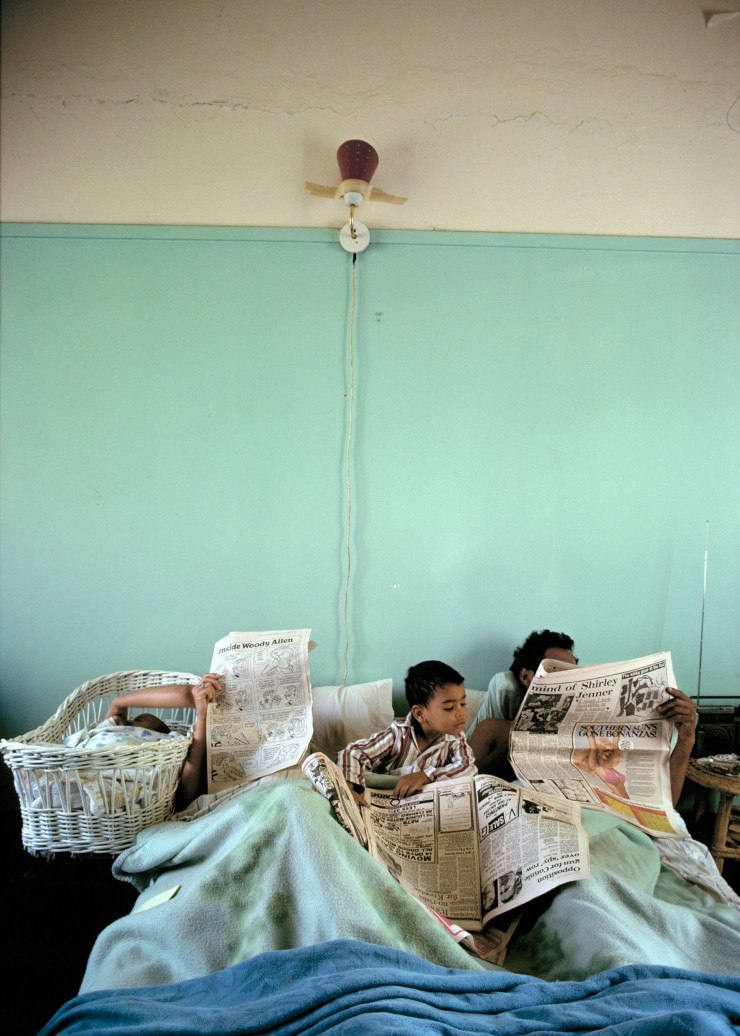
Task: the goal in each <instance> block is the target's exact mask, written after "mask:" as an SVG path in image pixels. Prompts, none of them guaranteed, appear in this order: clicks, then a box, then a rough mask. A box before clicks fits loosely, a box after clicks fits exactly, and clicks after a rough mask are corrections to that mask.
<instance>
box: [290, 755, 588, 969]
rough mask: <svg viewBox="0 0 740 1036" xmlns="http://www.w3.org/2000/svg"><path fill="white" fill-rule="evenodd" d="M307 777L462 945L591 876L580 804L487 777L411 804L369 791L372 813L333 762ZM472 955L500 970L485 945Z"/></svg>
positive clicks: (464, 780)
mask: <svg viewBox="0 0 740 1036" xmlns="http://www.w3.org/2000/svg"><path fill="white" fill-rule="evenodd" d="M303 772H304V773H305V774H306V776H307V777H308V778H309V780H310V781H311V782H312V783H313V785H314V787H315V788H316V789H317V790H318V791H319V792H321V794H322V795H324V797H325V798H327V799H328V800H329V802H330V803H331V804H332V806H333V807H334V810H335V813H336V815H337V818H338V820H339V822H340V823H341V824H342V825H343V826H344V827H345V828H346V830H347V831H348V832H349V833H350V834H351V835H352V836H353V837H354V838H356V839H357V840H358V841H359V842H360V843H361V844H362V845H364V846H365V848H366V849H367V850H368V851H369V852H370V854H371V855H372V856H373V857H374V858H375V859H376V860H378V861H379V862H380V863H381V864H382V865H383V866H384V867H385V868H386V870H388V872H389V873H390V874H392V875H393V876H394V877H395V878H396V879H397V881H398V882H399V884H400V885H401V886H402V887H403V888H404V889H406V891H407V892H409V893H410V894H411V895H412V896H414V897H415V898H416V899H417V900H419V902H420V903H421V904H422V905H423V906H425V907H426V908H427V909H428V910H429V911H430V912H432V913H433V914H435V916H437V917H438V918H440V917H441V919H442V920H443V921H445V920H446V922H447V925H448V926H449V925H452V926H453V927H457V928H458V929H462V930H463V931H462V933H461V934H462V936H464V935H465V933H466V932H467V933H477V932H481V931H482V930H483V929H485V932H484V934H485V935H488V933H489V930H490V929H489V928H487V927H486V926H487V925H488V924H489V922H491V921H492V919H493V918H497V917H498V916H499V915H502V914H505V913H507V912H508V911H511V910H515V909H516V908H518V907H521V906H522V905H523V904H525V903H527V902H529V900H531V899H534V898H535V897H536V896H539V895H542V893H544V892H547V891H549V890H550V889H552V888H555V887H556V886H558V885H561V884H563V883H564V882H567V881H577V880H579V879H582V878H587V877H588V876H589V856H588V837H587V835H586V832H585V830H584V829H583V827H582V826H581V822H580V807H579V806H578V805H577V804H576V803H574V802H567V801H563V800H561V801H560V802H557V801H554V800H553V799H551V798H548V797H547V796H545V795H542V794H540V793H538V792H529V791H525V790H523V789H522V788H516V787H514V786H513V785H511V784H508V783H507V782H506V781H502V780H500V779H499V778H498V777H490V776H484V775H482V774H479V775H478V776H477V777H460V778H457V779H455V780H440V781H436V782H433V783H431V784H427V785H425V786H424V787H423V788H422V789H421V790H420V791H417V792H416V793H415V794H413V795H410V796H409V797H408V798H404V799H397V798H395V797H394V792H393V789H392V788H389V787H385V788H377V787H366V788H365V796H364V797H365V799H366V801H367V806H362V807H361V806H358V805H357V803H356V802H355V800H354V798H353V796H352V792H351V791H350V788H349V786H348V784H347V782H346V781H345V779H344V775H343V774H342V772H341V770H340V769H339V767H338V766H337V765H336V764H335V763H333V762H332V761H331V760H330V759H329V758H328V757H327V756H325V755H323V754H322V753H320V752H317V753H315V754H314V755H310V756H309V757H308V759H306V761H305V762H304V764H303ZM366 777H367V781H368V784H369V783H370V780H371V779H373V778H375V780H376V781H377V782H379V783H384V784H389V783H394V779H393V778H391V777H388V776H385V777H379V776H378V775H375V774H370V775H366ZM503 930H504V932H505V930H506V926H504V929H503ZM500 934H501V931H500V930H499V934H498V935H497V936H495V937H494V941H495V940H498V939H499V936H500ZM459 941H463V940H462V939H460V940H459ZM473 941H475V940H473ZM463 944H464V945H465V943H464V942H463ZM468 948H471V949H473V950H474V952H478V953H479V955H480V956H485V957H486V958H487V959H489V960H491V959H494V960H496V958H495V957H493V958H492V956H489V954H488V953H486V952H480V944H478V946H477V947H472V946H470V945H469V944H468ZM496 962H498V963H500V959H498V960H497V961H496Z"/></svg>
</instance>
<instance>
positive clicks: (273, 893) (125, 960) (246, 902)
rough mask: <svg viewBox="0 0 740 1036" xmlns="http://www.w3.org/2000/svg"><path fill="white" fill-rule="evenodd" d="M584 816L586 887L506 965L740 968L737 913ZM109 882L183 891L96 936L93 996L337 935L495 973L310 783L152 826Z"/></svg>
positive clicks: (590, 970)
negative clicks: (118, 880)
mask: <svg viewBox="0 0 740 1036" xmlns="http://www.w3.org/2000/svg"><path fill="white" fill-rule="evenodd" d="M589 816H590V817H593V818H595V819H594V820H593V821H592V822H590V823H591V835H592V841H591V874H592V876H591V879H590V880H589V881H583V882H574V883H572V884H570V885H566V886H563V887H561V888H560V889H559V890H558V891H557V892H556V893H555V894H554V895H553V896H550V897H543V898H542V899H540V900H536V901H535V902H534V903H532V904H531V906H530V908H529V910H528V914H527V918H525V921H524V922H523V924H522V931H521V934H518V935H515V938H514V941H513V943H512V945H511V947H510V949H509V952H508V954H507V957H506V961H505V964H506V968H507V969H510V970H512V971H518V972H522V973H527V974H532V975H536V976H539V977H542V978H547V979H561V980H568V979H582V978H584V977H586V976H589V975H593V974H596V973H597V972H600V971H603V970H606V969H608V968H613V967H619V966H621V965H624V964H643V963H644V964H661V965H668V966H673V967H679V968H688V969H690V970H696V969H700V970H702V971H706V972H716V973H718V974H724V975H728V974H729V975H740V917H738V914H737V913H736V912H735V910H733V908H732V907H731V906H729V905H727V904H726V903H721V902H718V901H717V899H716V898H715V897H714V896H713V895H712V894H710V893H709V892H707V891H706V890H704V889H702V888H700V887H699V886H697V885H695V884H693V883H690V882H687V881H685V880H684V879H683V878H681V877H679V876H678V875H677V874H675V873H674V872H673V871H670V870H668V869H667V868H666V867H664V866H662V864H661V859H660V855H659V853H658V850H657V849H656V847H655V845H654V843H653V841H652V840H651V839H650V838H648V837H647V836H646V835H643V834H642V833H641V832H639V831H637V830H636V829H635V828H632V827H630V826H628V825H626V824H622V823H621V822H619V821H617V820H614V819H613V818H611V817H608V816H606V814H601V813H595V812H594V811H589ZM114 873H115V874H116V875H117V876H118V877H120V878H122V879H124V880H130V881H131V882H132V883H133V884H134V885H135V886H136V887H137V888H138V889H139V890H140V891H141V892H142V895H141V896H140V898H139V901H138V903H137V907H141V906H142V905H145V904H146V903H147V902H150V901H151V900H153V899H154V897H156V896H160V895H162V896H163V897H164V896H166V895H167V894H169V893H172V891H173V890H177V891H176V893H175V894H174V895H172V897H171V898H168V899H165V900H164V901H162V902H160V903H159V905H157V906H154V907H152V908H151V909H148V910H144V911H141V912H133V913H131V914H130V915H128V916H127V917H124V918H121V919H120V920H118V921H116V922H114V923H113V924H112V925H110V926H109V927H108V928H107V929H105V931H103V932H102V933H101V935H100V936H99V938H98V940H97V942H96V944H95V946H94V948H93V951H92V954H91V956H90V960H89V962H88V967H87V972H86V975H85V978H84V981H83V984H82V991H84V992H86V991H89V990H94V989H106V988H121V987H124V986H151V985H159V984H164V983H170V982H179V981H181V980H183V979H188V978H194V977H196V976H198V975H206V974H208V973H210V972H213V971H217V970H220V969H223V968H227V967H230V966H231V965H232V964H235V963H237V962H239V961H242V960H246V959H247V958H249V957H252V956H255V955H256V954H258V953H262V952H264V951H271V950H283V949H291V948H295V947H301V946H310V945H313V944H317V943H322V942H326V941H328V940H333V939H358V940H361V941H364V942H369V943H374V944H377V945H382V946H389V947H391V948H393V949H398V950H404V951H406V952H409V953H413V954H415V955H416V956H419V957H423V958H425V959H427V960H429V961H432V962H433V963H435V964H440V965H442V966H444V967H454V968H463V969H467V970H472V971H480V970H482V969H485V968H490V967H491V965H487V964H485V963H484V962H482V961H480V960H478V959H477V958H474V957H471V956H469V955H468V954H467V953H466V951H465V950H463V949H461V948H460V947H459V946H457V945H456V944H455V943H454V942H453V941H452V940H451V939H450V938H449V936H448V935H446V934H445V932H444V931H443V930H442V928H441V927H440V926H439V925H438V924H437V923H436V922H435V921H433V920H432V919H431V918H430V917H429V916H428V915H427V914H426V912H425V911H424V910H423V909H422V907H420V906H419V905H418V904H417V903H416V902H415V901H414V900H413V899H412V898H411V897H410V896H408V895H407V894H406V893H405V892H404V891H403V889H401V887H400V886H399V885H398V884H397V883H396V882H395V881H394V880H393V879H392V878H391V877H390V875H389V874H388V873H387V872H386V871H385V870H384V869H383V868H382V867H381V866H380V864H378V863H377V862H376V861H375V860H373V859H372V857H370V855H369V854H368V853H367V852H366V851H365V850H364V849H362V848H360V846H359V845H358V844H357V843H356V842H354V841H353V840H352V838H351V837H350V836H349V835H348V834H347V833H346V832H345V831H344V830H343V829H342V828H341V827H340V825H339V824H338V823H336V821H335V820H334V818H333V815H332V813H331V808H330V806H329V804H328V803H327V802H326V801H325V800H324V799H323V798H322V797H321V796H320V795H317V794H316V793H315V792H313V791H312V790H311V788H310V786H309V785H308V783H307V782H306V781H303V780H300V781H281V782H276V783H274V784H269V783H268V784H265V785H263V786H261V787H258V788H255V789H254V790H251V791H250V790H248V791H246V792H244V793H242V794H241V795H239V796H237V797H235V798H233V799H231V800H230V801H228V802H225V803H223V804H222V805H221V806H220V807H219V808H218V809H217V810H215V811H214V812H213V813H210V814H206V815H204V816H202V817H200V818H199V819H196V820H192V821H189V822H183V821H168V822H165V823H163V824H158V825H156V826H154V827H152V828H149V829H148V830H146V831H143V832H141V833H140V834H139V836H138V839H137V842H136V845H135V846H133V847H132V848H131V849H128V850H126V851H124V852H123V853H122V854H121V855H120V856H119V857H118V859H117V860H116V862H115V864H114ZM135 911H136V908H135Z"/></svg>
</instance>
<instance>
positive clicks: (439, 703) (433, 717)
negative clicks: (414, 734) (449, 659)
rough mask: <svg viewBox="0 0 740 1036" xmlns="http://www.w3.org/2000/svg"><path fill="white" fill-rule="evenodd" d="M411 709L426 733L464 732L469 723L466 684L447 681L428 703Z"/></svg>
mask: <svg viewBox="0 0 740 1036" xmlns="http://www.w3.org/2000/svg"><path fill="white" fill-rule="evenodd" d="M417 710H418V711H417ZM411 711H412V713H413V716H414V719H416V721H417V722H418V723H419V724H420V726H421V728H422V730H423V731H424V733H425V734H434V735H439V734H462V732H463V731H464V730H465V727H466V726H467V725H468V707H467V705H466V704H465V684H462V683H459V684H457V683H446V684H444V685H443V686H442V687H438V688H437V689H436V691H435V692H434V694H433V695H432V697H431V698H430V699H429V701H428V702H427V703H426V705H415V706H414V708H413V709H412V710H411Z"/></svg>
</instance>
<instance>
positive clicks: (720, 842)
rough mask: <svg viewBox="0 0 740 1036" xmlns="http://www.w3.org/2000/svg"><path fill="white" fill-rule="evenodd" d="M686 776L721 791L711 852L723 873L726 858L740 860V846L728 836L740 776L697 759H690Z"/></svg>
mask: <svg viewBox="0 0 740 1036" xmlns="http://www.w3.org/2000/svg"><path fill="white" fill-rule="evenodd" d="M686 776H687V777H688V779H689V780H690V781H693V782H694V784H698V785H699V786H700V787H701V788H708V789H709V788H711V789H712V790H713V791H718V792H719V808H718V810H717V818H716V820H715V821H714V831H713V832H712V843H711V845H710V846H709V852H710V853H711V854H712V858H713V859H714V861H715V863H716V864H717V870H718V871H719V872H720V873H722V866H723V864H724V862H725V860H728V859H729V860H740V848H733V847H732V846H731V845H729V844H728V838H727V832H728V829H729V826H730V817H731V816H732V802H733V799H734V798H735V796H736V795H740V777H735V776H730V775H728V774H726V773H717V772H716V771H715V770H709V769H707V767H705V766H700V765H699V763H698V762H697V761H696V760H695V759H690V760H689V765H688V768H687V770H686ZM705 797H706V796H705ZM702 812H703V809H702V810H699V811H698V813H697V819H698V817H699V816H700V815H701V813H702Z"/></svg>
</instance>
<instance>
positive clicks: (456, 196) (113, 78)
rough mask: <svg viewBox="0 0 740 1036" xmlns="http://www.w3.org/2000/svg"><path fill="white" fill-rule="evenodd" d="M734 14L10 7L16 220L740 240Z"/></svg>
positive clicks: (660, 5) (542, 0)
mask: <svg viewBox="0 0 740 1036" xmlns="http://www.w3.org/2000/svg"><path fill="white" fill-rule="evenodd" d="M717 8H724V9H725V10H726V11H736V10H738V9H740V2H738V0H729V2H725V3H722V4H718V5H714V6H712V5H707V6H704V5H702V3H701V2H699V0H507V2H506V3H504V2H503V0H375V2H365V0H105V2H103V0H5V3H3V22H4V31H3V62H2V76H3V120H2V218H3V219H4V220H5V221H9V222H15V221H19V222H27V221H28V222H60V223H134V224H138V223H151V224H206V225H211V224H215V225H248V226H281V227H286V226H287V227H332V226H336V227H339V226H341V225H342V224H343V223H344V222H345V220H346V210H345V208H344V205H343V203H342V202H340V201H327V200H324V199H321V198H314V197H311V196H310V195H309V194H308V193H307V192H306V190H305V189H304V181H306V180H313V181H317V182H319V183H326V184H330V183H336V182H338V179H339V176H338V170H337V165H336V159H335V154H336V149H337V147H338V145H339V144H340V143H341V142H342V141H343V140H346V139H349V138H355V137H359V138H363V139H365V140H368V141H369V142H370V143H372V144H373V145H374V146H375V147H376V149H377V150H378V153H379V155H380V166H379V168H378V172H377V173H376V175H375V177H374V179H373V184H374V185H377V186H378V187H381V188H383V189H384V190H386V191H388V192H390V193H393V194H399V195H407V196H408V199H409V200H408V202H407V203H406V205H403V206H394V205H382V204H375V203H369V202H368V203H366V204H365V205H363V207H362V211H361V213H358V218H359V219H361V220H363V221H364V222H365V223H367V224H368V226H370V227H371V229H372V228H376V227H377V228H380V227H382V228H394V229H420V230H429V229H435V230H473V231H476V230H479V231H512V232H536V233H570V234H618V235H650V236H671V237H673V236H679V237H718V238H731V237H740V98H739V97H738V94H739V92H740V15H737V14H736V15H735V16H730V17H727V18H724V19H719V18H715V19H714V20H710V19H709V15H710V9H711V10H712V11H716V10H717Z"/></svg>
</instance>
